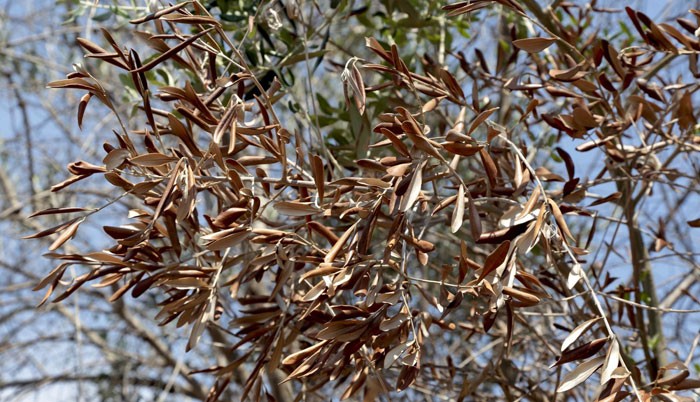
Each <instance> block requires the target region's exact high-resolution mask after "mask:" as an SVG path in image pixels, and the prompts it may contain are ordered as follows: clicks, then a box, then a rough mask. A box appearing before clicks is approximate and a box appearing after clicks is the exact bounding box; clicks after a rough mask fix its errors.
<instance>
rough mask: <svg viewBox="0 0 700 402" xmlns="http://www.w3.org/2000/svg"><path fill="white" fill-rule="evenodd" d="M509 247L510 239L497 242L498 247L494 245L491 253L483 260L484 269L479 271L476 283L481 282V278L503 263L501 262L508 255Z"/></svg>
mask: <svg viewBox="0 0 700 402" xmlns="http://www.w3.org/2000/svg"><path fill="white" fill-rule="evenodd" d="M509 249H510V240H506V241H504V242H503V243H501V244H499V245H498V247H496V249H495V250H493V251H492V252H491V254H489V255H488V257H486V261H484V269H483V270H482V271H481V275H479V279H477V283H478V282H481V280H482V279H484V278H485V277H486V276H487V275H488V274H490V273H491V272H493V271H495V270H496V268H498V267H499V266H500V265H501V264H503V262H504V261H505V260H506V257H507V256H508V250H509Z"/></svg>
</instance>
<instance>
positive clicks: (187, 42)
mask: <svg viewBox="0 0 700 402" xmlns="http://www.w3.org/2000/svg"><path fill="white" fill-rule="evenodd" d="M212 30H214V28H209V29H207V30H204V31H202V32H199V33H197V34H195V35H192V36H190V37H189V38H187V39H186V40H184V41H182V42H180V43H178V44H177V45H176V46H173V47H171V48H170V49H169V50H168V51H167V52H165V53H163V54H161V55H160V56H158V57H156V58H155V59H153V60H151V61H149V62H148V63H146V64H144V65H143V66H141V67H139V68H137V69H135V70H131V71H130V73H141V72H145V71H148V70H150V69H152V68H153V67H155V66H157V65H158V64H160V63H162V62H164V61H165V60H167V59H169V58H170V57H172V56H173V55H175V54H177V53H178V52H179V51H180V50H182V49H184V48H186V47H187V46H189V45H191V44H192V43H194V41H196V40H197V39H199V38H201V37H202V36H204V35H206V34H208V33H209V32H211V31H212Z"/></svg>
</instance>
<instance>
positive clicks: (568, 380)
mask: <svg viewBox="0 0 700 402" xmlns="http://www.w3.org/2000/svg"><path fill="white" fill-rule="evenodd" d="M604 360H605V357H603V356H601V357H596V358H593V359H591V360H588V361H586V362H584V363H583V364H581V365H579V366H578V367H576V368H575V369H573V370H571V371H570V372H568V373H566V375H565V376H564V377H563V378H562V380H561V384H560V385H559V388H557V392H566V391H568V390H570V389H572V388H574V387H575V386H577V385H579V384H580V383H582V382H584V381H586V379H587V378H588V377H590V376H591V374H593V373H594V372H595V371H596V370H598V367H600V366H601V365H602V364H603V362H604Z"/></svg>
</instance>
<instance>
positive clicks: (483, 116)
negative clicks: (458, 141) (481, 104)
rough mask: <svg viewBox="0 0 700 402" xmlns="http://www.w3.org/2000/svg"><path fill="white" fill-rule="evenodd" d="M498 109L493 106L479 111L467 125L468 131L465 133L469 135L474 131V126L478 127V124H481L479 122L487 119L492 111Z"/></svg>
mask: <svg viewBox="0 0 700 402" xmlns="http://www.w3.org/2000/svg"><path fill="white" fill-rule="evenodd" d="M498 109H500V108H498V107H494V108H491V109H486V110H484V111H483V112H481V113H479V115H478V116H476V118H475V119H474V121H473V122H472V124H471V125H470V126H469V131H467V135H471V134H472V133H473V132H474V130H476V128H477V127H479V125H481V123H483V122H484V121H486V119H488V118H489V116H491V115H492V114H493V112H495V111H496V110H498Z"/></svg>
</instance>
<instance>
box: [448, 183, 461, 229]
mask: <svg viewBox="0 0 700 402" xmlns="http://www.w3.org/2000/svg"><path fill="white" fill-rule="evenodd" d="M464 202H465V199H464V187H463V186H462V185H460V186H459V188H458V189H457V199H456V201H455V209H454V210H453V211H452V222H451V224H450V231H451V232H452V233H456V232H457V231H458V230H459V229H460V228H461V227H462V221H463V219H464Z"/></svg>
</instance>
